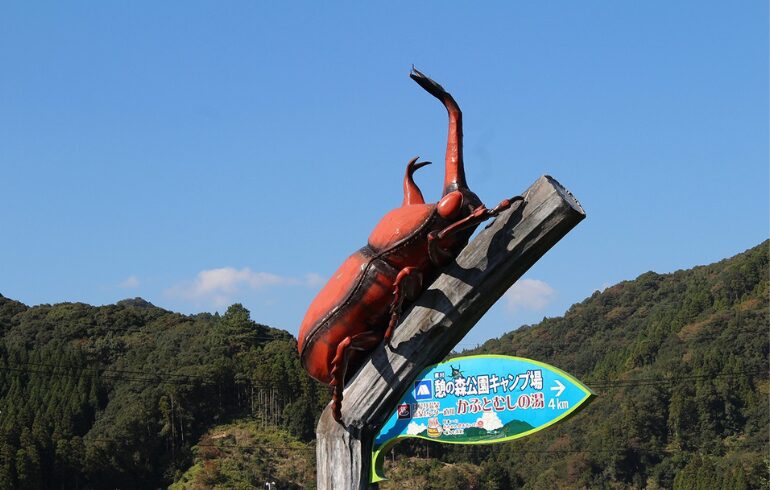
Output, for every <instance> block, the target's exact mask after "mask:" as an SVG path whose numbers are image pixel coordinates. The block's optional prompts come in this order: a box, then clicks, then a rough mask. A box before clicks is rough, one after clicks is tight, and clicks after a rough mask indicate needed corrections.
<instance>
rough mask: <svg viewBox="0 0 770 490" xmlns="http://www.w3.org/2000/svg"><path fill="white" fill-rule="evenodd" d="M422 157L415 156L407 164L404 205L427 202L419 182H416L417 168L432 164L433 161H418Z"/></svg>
mask: <svg viewBox="0 0 770 490" xmlns="http://www.w3.org/2000/svg"><path fill="white" fill-rule="evenodd" d="M418 158H420V157H414V158H412V159H411V160H409V163H407V164H406V175H404V203H403V206H408V205H410V204H425V198H423V197H422V192H421V191H420V188H419V187H417V184H415V183H414V177H413V175H414V172H415V170H417V169H419V168H422V167H424V166H425V165H430V163H431V162H420V163H417V159H418Z"/></svg>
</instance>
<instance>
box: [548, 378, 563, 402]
mask: <svg viewBox="0 0 770 490" xmlns="http://www.w3.org/2000/svg"><path fill="white" fill-rule="evenodd" d="M554 383H556V386H551V391H556V397H557V398H558V397H560V396H561V394H562V392H563V391H564V388H565V386H564V385H563V384H561V381H559V380H558V379H555V380H554Z"/></svg>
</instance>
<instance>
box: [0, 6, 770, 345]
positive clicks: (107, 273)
mask: <svg viewBox="0 0 770 490" xmlns="http://www.w3.org/2000/svg"><path fill="white" fill-rule="evenodd" d="M767 10H768V6H767V2H764V1H747V2H706V1H697V2H696V1H692V2H663V1H659V2H598V1H597V2H548V4H547V5H544V4H543V2H485V3H484V4H483V5H479V4H478V3H477V4H474V5H471V4H467V3H466V4H460V3H459V2H457V3H454V2H441V3H439V2H419V4H418V2H388V3H387V5H386V4H384V3H381V4H379V5H375V4H374V3H372V2H367V3H366V4H364V3H363V2H358V3H352V2H340V3H334V4H325V5H321V4H320V3H311V2H303V3H300V2H295V3H291V4H289V3H288V2H256V1H240V2H239V1H233V2H66V3H65V2H48V3H45V2H40V3H34V4H33V3H30V2H3V3H2V5H0V66H1V67H2V71H0V169H2V177H0V206H2V209H3V218H2V220H0V230H2V235H1V236H2V237H3V239H2V240H0V293H2V294H3V295H5V296H7V297H11V298H14V299H18V300H20V301H23V302H25V303H27V304H40V303H58V302H63V301H82V302H86V303H91V304H107V303H113V302H115V301H117V300H120V299H122V298H126V297H134V296H142V297H144V298H145V299H147V300H149V301H151V302H153V303H154V304H156V305H159V306H162V307H165V308H169V309H173V310H177V311H182V312H185V313H194V312H199V311H215V310H219V311H224V309H226V307H227V305H228V304H230V303H232V302H236V301H238V302H242V303H243V304H244V305H245V306H246V307H247V308H249V309H250V310H251V312H252V317H253V318H254V319H255V320H256V321H258V322H262V323H267V324H270V325H272V326H276V327H280V328H284V329H287V330H289V331H290V332H293V333H295V334H296V331H297V328H298V325H299V322H300V321H301V319H302V316H303V314H304V311H305V309H306V307H307V305H308V304H309V303H310V301H311V300H312V298H313V296H314V295H315V293H316V292H317V291H318V289H319V288H320V286H321V285H322V284H323V282H324V281H325V279H326V278H328V277H329V276H330V275H331V274H332V272H334V270H335V269H336V268H337V266H338V265H339V264H340V263H341V262H342V261H343V260H344V258H345V257H347V255H348V254H350V253H351V252H352V251H354V250H356V249H357V248H359V247H360V246H362V245H364V243H365V240H366V237H367V236H368V234H369V232H370V230H371V229H372V228H373V226H374V224H375V223H376V222H377V221H378V220H379V218H380V217H381V216H382V215H383V214H384V213H385V212H387V211H388V210H389V209H391V208H393V207H395V206H398V205H399V204H400V202H401V178H402V174H403V170H404V166H405V164H406V162H407V161H408V160H409V159H410V158H411V157H412V156H415V155H420V156H421V157H423V158H424V159H427V160H432V161H435V162H437V163H440V162H442V160H443V151H444V144H445V138H446V115H445V112H444V111H443V109H442V108H441V107H440V105H439V104H438V103H437V102H436V100H435V99H433V98H431V97H430V96H428V95H427V94H425V93H424V92H423V91H422V90H421V89H420V88H419V87H417V85H415V84H414V83H413V82H412V81H411V80H410V79H409V78H408V73H409V69H410V67H411V65H412V64H414V65H415V66H417V67H418V68H419V69H420V70H422V71H424V72H425V73H427V74H428V75H430V76H431V77H433V78H434V79H436V80H437V81H439V82H440V83H441V84H442V85H444V86H445V87H446V88H447V89H448V90H449V91H450V92H452V94H453V95H454V96H455V98H456V99H457V100H458V102H459V103H460V106H461V107H462V109H463V113H464V116H465V149H466V153H465V157H466V171H467V175H468V182H469V185H470V187H471V188H472V189H473V190H474V191H475V192H476V193H477V194H478V195H479V196H480V197H481V198H482V199H483V200H484V201H485V202H487V203H488V204H494V203H496V202H499V200H500V199H502V198H503V197H507V196H511V195H515V194H518V193H520V192H521V191H523V190H524V189H526V188H527V187H528V186H529V185H530V184H531V183H532V182H533V181H534V180H535V179H537V178H538V177H539V176H540V175H542V174H550V175H553V176H554V177H555V178H557V179H558V180H559V181H561V182H562V184H564V185H565V186H566V187H567V188H569V189H570V190H571V191H572V192H573V193H574V194H575V195H576V196H577V198H578V199H579V200H580V201H581V203H582V204H583V206H584V207H585V209H586V211H587V214H588V218H587V219H586V220H585V221H584V222H583V223H581V224H580V225H579V226H578V227H577V228H576V229H575V230H573V231H572V232H571V233H570V234H569V235H568V236H567V237H566V238H565V239H563V240H562V241H561V242H560V243H559V244H557V246H556V247H555V248H554V249H553V250H551V251H550V252H549V253H548V254H547V255H546V256H545V257H543V258H542V259H541V261H540V262H538V263H537V264H536V265H535V266H534V267H533V268H532V269H531V270H530V271H529V272H528V273H527V275H526V276H525V278H524V279H525V280H523V281H521V283H520V286H519V287H518V288H517V290H516V291H514V292H511V293H510V294H509V295H507V296H506V297H504V298H503V299H502V300H501V301H500V303H499V304H498V305H496V306H495V307H494V308H493V309H492V310H491V311H490V312H489V313H488V315H487V316H486V317H485V318H484V319H483V320H482V321H481V322H480V323H479V325H478V326H477V327H476V328H475V329H474V330H473V331H472V332H471V333H470V334H469V336H468V337H466V339H465V340H464V341H463V344H464V345H469V344H474V343H476V342H480V341H483V340H485V339H487V338H490V337H496V336H499V335H500V334H501V333H503V332H505V331H508V330H512V329H514V328H516V327H518V326H519V325H521V324H524V323H533V322H537V321H539V320H540V319H542V318H543V316H556V315H560V314H562V313H563V312H564V311H565V310H566V308H567V307H568V306H569V305H570V304H572V303H574V302H577V301H580V300H582V299H583V298H585V297H586V296H588V295H590V294H591V293H592V292H593V291H595V290H597V289H602V288H603V287H606V286H608V285H611V284H614V283H616V282H618V281H621V280H625V279H632V278H634V277H636V276H638V275H639V274H641V273H643V272H645V271H648V270H654V271H657V272H670V271H674V270H677V269H681V268H689V267H692V266H694V265H698V264H704V263H709V262H713V261H716V260H719V259H721V258H724V257H727V256H730V255H733V254H735V253H738V252H741V251H743V250H745V249H747V248H749V247H752V246H754V245H757V244H758V243H760V242H761V241H762V240H764V239H767V238H768V223H769V222H770V217H769V216H768V185H769V184H768V182H769V179H770V176H769V175H768V11H767ZM440 167H441V165H434V166H432V167H428V168H425V169H423V170H421V171H420V173H419V174H418V176H417V181H418V184H419V185H420V186H421V187H422V188H423V192H424V193H425V195H426V198H427V199H429V200H436V199H437V198H438V196H439V192H440V188H441V179H442V170H441V168H440Z"/></svg>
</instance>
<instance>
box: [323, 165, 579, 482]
mask: <svg viewBox="0 0 770 490" xmlns="http://www.w3.org/2000/svg"><path fill="white" fill-rule="evenodd" d="M523 196H524V199H525V200H524V202H523V204H521V205H514V206H512V207H511V209H509V210H507V211H505V212H504V213H502V214H500V216H498V217H497V219H496V220H495V222H494V223H492V224H491V226H489V227H488V228H486V229H484V230H482V231H481V233H479V235H478V236H477V237H476V238H475V239H474V240H472V241H471V242H470V243H469V244H468V246H467V247H465V249H463V251H462V253H460V255H459V256H458V257H457V260H456V261H455V262H454V263H452V264H451V265H450V266H448V267H447V268H446V270H444V272H443V273H442V274H441V275H440V276H439V277H438V279H436V281H434V283H433V284H432V285H431V286H430V287H429V288H428V289H427V290H426V291H425V292H424V293H423V294H422V296H420V297H419V298H418V299H417V300H416V301H415V302H414V303H413V304H412V306H411V307H410V308H409V309H407V310H406V311H405V312H404V315H403V317H402V321H401V323H400V324H399V325H398V327H396V329H395V331H394V334H393V337H392V339H391V342H390V346H388V345H384V344H383V345H380V346H379V347H378V348H377V349H376V350H375V351H374V352H373V354H372V356H371V358H370V359H369V360H368V361H367V362H366V363H365V364H364V366H363V367H362V368H361V369H360V370H359V371H358V373H357V374H356V375H355V377H354V378H353V379H352V380H351V381H350V382H349V383H348V385H347V386H346V388H345V399H344V401H343V403H342V418H343V421H344V423H345V425H341V424H338V423H337V422H335V421H334V419H333V418H332V414H331V408H330V407H327V408H326V410H325V411H324V412H323V414H322V415H321V418H320V420H319V422H318V426H317V428H316V437H317V449H316V452H317V459H318V463H317V464H318V468H317V481H318V488H319V489H321V490H332V489H333V490H343V489H344V490H347V489H364V488H370V485H369V483H368V481H369V472H370V466H371V452H372V440H373V438H374V436H375V435H376V432H377V430H378V429H379V427H380V426H381V425H382V424H383V423H384V421H385V418H386V417H387V416H388V415H389V414H390V412H391V411H392V410H393V409H394V408H395V404H396V403H397V402H398V399H399V398H400V397H401V395H403V394H404V393H405V392H406V390H407V389H408V388H409V387H410V386H411V384H412V382H413V381H414V379H415V378H416V377H417V375H418V374H419V373H420V372H421V371H422V370H423V369H424V368H425V367H426V366H429V365H431V364H435V363H437V362H440V361H441V360H443V359H444V358H445V357H446V356H447V354H449V353H450V352H451V351H452V349H453V348H454V346H455V345H457V343H458V342H459V341H460V340H461V339H462V338H463V337H464V336H465V334H467V333H468V331H469V330H470V329H471V328H473V326H474V325H475V324H476V322H478V321H479V319H480V318H481V317H482V315H484V313H486V311H487V310H488V309H489V308H490V307H491V306H492V305H493V304H494V303H495V301H497V300H498V299H499V298H500V297H501V296H502V295H503V293H505V292H506V291H507V290H508V288H510V287H511V285H513V283H514V282H515V281H516V280H517V279H519V278H520V277H521V276H522V275H523V274H524V273H525V272H526V271H527V270H528V269H529V268H530V267H531V266H532V265H533V264H534V263H535V262H537V260H538V259H540V257H542V256H543V254H545V253H546V252H547V251H548V250H549V249H550V248H551V247H552V246H553V245H555V244H556V242H558V241H559V240H560V239H561V238H562V237H563V236H564V235H566V234H567V233H568V232H569V231H570V230H571V229H572V228H573V227H574V226H575V225H577V224H578V223H579V222H580V221H581V220H582V219H583V218H585V213H584V211H583V209H582V207H581V206H580V203H578V201H577V200H576V199H575V198H574V197H573V196H572V194H570V192H569V191H567V190H566V189H565V188H564V187H562V186H561V185H560V184H559V183H558V182H556V180H554V179H553V178H551V177H549V176H543V177H541V178H539V179H538V180H537V181H536V182H535V183H534V184H533V185H532V186H531V187H530V188H529V189H527V191H526V192H525V193H524V194H523Z"/></svg>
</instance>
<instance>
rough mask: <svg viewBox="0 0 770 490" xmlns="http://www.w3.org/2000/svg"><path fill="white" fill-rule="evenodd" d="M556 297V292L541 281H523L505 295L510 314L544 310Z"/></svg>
mask: <svg viewBox="0 0 770 490" xmlns="http://www.w3.org/2000/svg"><path fill="white" fill-rule="evenodd" d="M555 296H556V290H555V289H553V288H552V287H551V286H549V285H548V283H547V282H545V281H541V280H539V279H521V280H520V281H518V282H516V283H515V284H514V285H513V286H511V289H509V290H508V291H506V293H505V294H504V295H503V297H504V298H505V308H506V309H507V310H508V311H509V312H512V313H513V312H517V311H521V310H542V309H543V308H545V307H546V306H548V304H549V303H550V302H551V301H552V300H553V298H554V297H555Z"/></svg>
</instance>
